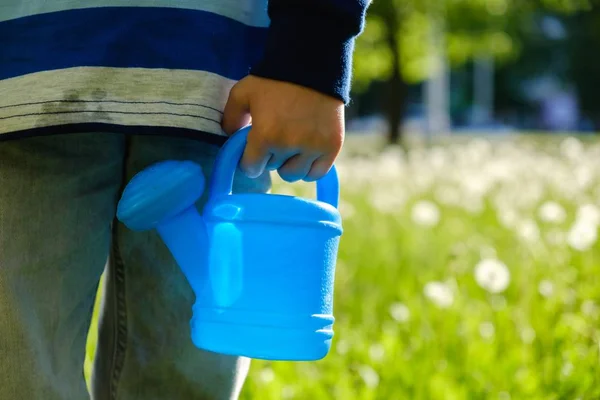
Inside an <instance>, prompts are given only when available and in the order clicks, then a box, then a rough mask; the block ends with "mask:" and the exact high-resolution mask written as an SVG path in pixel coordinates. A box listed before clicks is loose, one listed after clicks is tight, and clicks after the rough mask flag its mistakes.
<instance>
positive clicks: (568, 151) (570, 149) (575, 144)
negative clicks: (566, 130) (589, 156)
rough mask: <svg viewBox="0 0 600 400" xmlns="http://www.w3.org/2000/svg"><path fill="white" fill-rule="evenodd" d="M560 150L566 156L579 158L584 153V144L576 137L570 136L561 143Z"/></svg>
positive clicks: (574, 158)
mask: <svg viewBox="0 0 600 400" xmlns="http://www.w3.org/2000/svg"><path fill="white" fill-rule="evenodd" d="M560 152H561V153H562V155H563V156H565V157H566V158H569V159H571V160H578V159H579V158H580V157H581V154H582V153H583V144H581V141H579V139H577V138H576V137H573V136H569V137H568V138H566V139H565V140H563V141H562V143H561V144H560Z"/></svg>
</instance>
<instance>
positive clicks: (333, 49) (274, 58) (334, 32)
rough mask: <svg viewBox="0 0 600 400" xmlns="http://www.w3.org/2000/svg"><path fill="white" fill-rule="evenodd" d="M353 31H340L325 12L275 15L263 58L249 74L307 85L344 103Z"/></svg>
mask: <svg viewBox="0 0 600 400" xmlns="http://www.w3.org/2000/svg"><path fill="white" fill-rule="evenodd" d="M344 31H346V32H344ZM356 33H357V32H355V31H352V30H344V29H342V30H340V29H339V26H336V23H335V21H332V20H331V19H328V18H327V15H310V16H307V15H283V16H282V15H278V16H277V18H275V19H272V22H271V26H270V27H269V30H268V34H267V35H268V36H267V42H266V47H265V49H264V54H263V58H262V59H261V60H260V61H259V63H258V64H256V65H255V66H254V67H253V68H252V69H251V70H250V73H251V74H252V75H255V76H259V77H263V78H269V79H274V80H279V81H286V82H291V83H295V84H298V85H301V86H305V87H309V88H311V89H314V90H317V91H319V92H321V93H324V94H326V95H330V96H333V97H335V98H337V99H339V100H341V101H342V102H344V104H346V105H347V104H348V103H349V101H350V81H351V78H352V53H353V51H354V41H355V34H356Z"/></svg>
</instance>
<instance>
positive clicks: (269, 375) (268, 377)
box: [258, 367, 275, 383]
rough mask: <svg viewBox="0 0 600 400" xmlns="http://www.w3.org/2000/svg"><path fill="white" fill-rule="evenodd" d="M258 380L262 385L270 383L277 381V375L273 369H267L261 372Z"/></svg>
mask: <svg viewBox="0 0 600 400" xmlns="http://www.w3.org/2000/svg"><path fill="white" fill-rule="evenodd" d="M258 378H259V379H260V381H261V382H262V383H270V382H273V380H274V379H275V373H274V372H273V370H272V369H271V368H269V367H266V368H263V369H262V370H261V371H260V373H259V375H258Z"/></svg>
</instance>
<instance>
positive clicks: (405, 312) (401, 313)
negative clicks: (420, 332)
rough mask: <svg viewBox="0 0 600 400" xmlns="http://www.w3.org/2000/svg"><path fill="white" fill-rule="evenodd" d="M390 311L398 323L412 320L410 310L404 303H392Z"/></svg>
mask: <svg viewBox="0 0 600 400" xmlns="http://www.w3.org/2000/svg"><path fill="white" fill-rule="evenodd" d="M389 311H390V315H391V316H392V318H394V319H395V320H396V321H398V322H406V321H408V320H409V319H410V310H409V309H408V307H406V306H405V305H404V304H402V303H392V304H391V305H390V308H389Z"/></svg>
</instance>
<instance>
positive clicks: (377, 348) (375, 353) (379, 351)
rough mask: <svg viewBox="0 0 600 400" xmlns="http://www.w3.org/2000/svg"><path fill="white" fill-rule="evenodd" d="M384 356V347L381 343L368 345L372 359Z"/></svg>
mask: <svg viewBox="0 0 600 400" xmlns="http://www.w3.org/2000/svg"><path fill="white" fill-rule="evenodd" d="M384 356H385V348H384V347H383V345H382V344H380V343H376V344H373V345H371V347H369V357H370V358H371V360H373V361H381V360H383V357H384Z"/></svg>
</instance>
